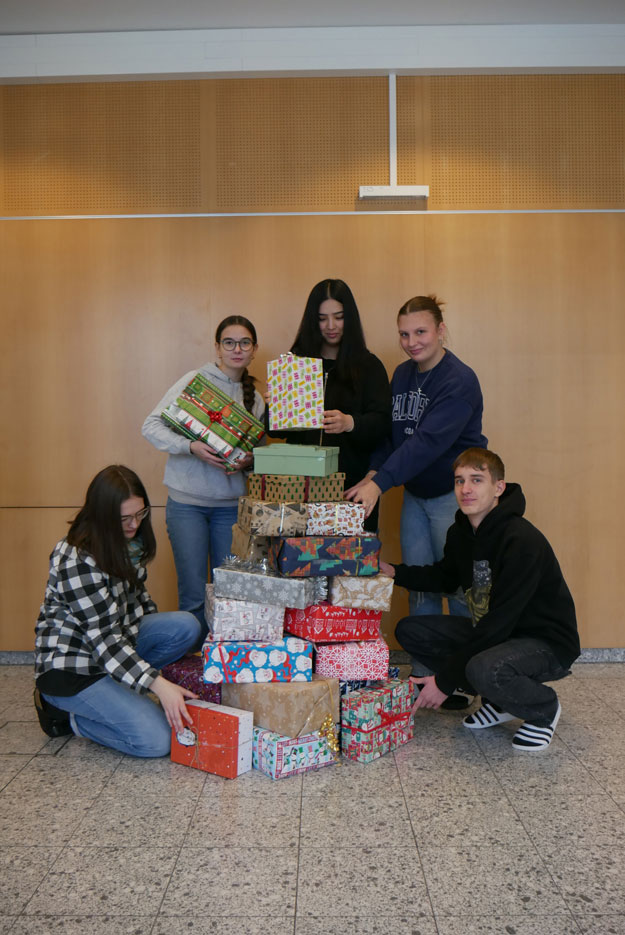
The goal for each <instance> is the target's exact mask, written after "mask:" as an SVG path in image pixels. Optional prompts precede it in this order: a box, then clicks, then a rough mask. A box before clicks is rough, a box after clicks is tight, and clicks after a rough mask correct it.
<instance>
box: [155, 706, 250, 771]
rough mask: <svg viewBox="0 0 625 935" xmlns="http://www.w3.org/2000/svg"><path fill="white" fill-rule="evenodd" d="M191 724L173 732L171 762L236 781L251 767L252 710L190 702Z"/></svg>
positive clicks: (188, 709) (188, 708) (188, 707)
mask: <svg viewBox="0 0 625 935" xmlns="http://www.w3.org/2000/svg"><path fill="white" fill-rule="evenodd" d="M187 711H188V712H189V716H190V717H191V724H185V727H184V728H183V730H181V731H176V730H172V737H171V759H172V761H173V762H174V763H182V764H183V765H184V766H193V767H194V768H195V769H202V770H204V771H205V772H207V773H214V774H215V775H216V776H224V777H225V778H226V779H235V778H236V777H237V776H240V775H241V774H242V773H246V772H248V771H249V770H250V769H251V768H252V729H253V715H252V712H251V711H240V710H238V709H237V708H229V707H226V706H225V705H215V704H211V703H210V702H208V701H200V700H194V699H191V700H189V701H187Z"/></svg>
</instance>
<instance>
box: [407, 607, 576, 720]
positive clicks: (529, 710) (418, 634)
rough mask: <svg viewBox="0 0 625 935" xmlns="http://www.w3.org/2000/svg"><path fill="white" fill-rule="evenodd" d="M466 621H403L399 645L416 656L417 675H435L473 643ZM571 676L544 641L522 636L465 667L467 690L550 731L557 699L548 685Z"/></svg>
mask: <svg viewBox="0 0 625 935" xmlns="http://www.w3.org/2000/svg"><path fill="white" fill-rule="evenodd" d="M472 630H473V627H472V624H471V621H470V620H467V619H466V617H453V616H443V615H442V614H441V615H439V616H426V617H423V616H421V617H404V618H403V620H400V621H399V623H398V624H397V627H396V629H395V636H396V637H397V640H398V642H399V644H400V646H401V647H402V648H403V649H405V650H406V651H407V652H409V653H410V655H411V656H412V657H413V660H414V665H413V674H415V675H429V674H436V673H437V672H439V671H440V670H441V668H442V667H443V665H444V664H445V661H446V660H447V658H448V657H449V656H451V655H452V654H453V653H454V652H455V651H456V650H458V649H459V648H460V647H462V646H463V645H464V644H466V642H467V640H469V639H470V638H471V634H472ZM566 675H570V671H569V670H568V669H566V668H564V666H563V665H562V664H561V663H560V662H559V661H558V659H557V657H556V655H555V653H554V652H553V650H552V649H551V647H550V646H549V644H548V643H546V642H545V640H540V639H536V638H534V637H529V636H520V637H515V638H511V639H509V640H505V642H503V643H499V644H498V645H497V646H491V647H490V648H489V649H484V650H482V652H480V653H477V655H475V656H473V658H472V659H470V660H469V662H468V663H467V666H466V669H465V672H464V676H465V677H464V680H463V683H464V684H463V685H461V686H456V687H461V688H469V689H472V690H473V692H475V694H478V695H481V696H482V698H483V699H484V698H487V699H488V700H489V701H493V702H494V703H495V704H497V705H499V706H500V707H501V708H503V710H504V711H507V712H508V713H509V714H513V715H514V716H515V717H519V718H522V719H523V720H524V721H529V722H530V723H531V724H537V725H539V726H541V727H546V726H547V725H548V724H550V723H551V721H552V720H553V718H554V716H555V713H556V711H557V708H558V696H557V695H556V693H555V691H554V690H553V688H551V687H550V686H549V685H544V684H543V683H544V682H555V681H558V679H562V678H564V677H565V676H566Z"/></svg>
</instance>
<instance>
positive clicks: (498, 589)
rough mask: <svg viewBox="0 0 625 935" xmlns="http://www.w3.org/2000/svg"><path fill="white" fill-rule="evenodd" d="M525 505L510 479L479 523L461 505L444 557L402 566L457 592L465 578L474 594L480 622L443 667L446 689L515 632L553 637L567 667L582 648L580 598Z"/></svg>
mask: <svg viewBox="0 0 625 935" xmlns="http://www.w3.org/2000/svg"><path fill="white" fill-rule="evenodd" d="M524 512H525V497H524V496H523V492H522V490H521V487H520V486H519V484H508V485H507V486H506V489H505V490H504V492H503V494H502V495H501V497H500V498H499V503H498V505H497V506H496V507H495V508H494V509H493V510H491V512H490V513H488V514H487V515H486V516H485V517H484V519H483V520H482V522H481V523H480V524H479V526H478V527H477V529H475V530H474V529H473V527H472V526H471V523H470V522H469V520H468V518H467V517H466V516H465V515H464V514H463V513H462V512H461V511H460V510H458V511H457V513H456V519H455V522H454V524H453V526H451V527H450V528H449V530H448V532H447V541H446V542H445V550H444V553H443V558H442V559H441V561H440V562H436V563H435V564H434V565H422V566H410V565H396V566H395V569H396V570H395V584H397V585H399V586H400V587H404V588H409V589H410V590H412V591H440V592H443V593H453V591H455V590H456V589H457V588H458V587H459V586H460V587H462V589H463V591H464V592H465V593H466V595H467V601H468V604H469V608H470V609H471V615H472V617H473V623H474V628H473V630H472V631H471V634H470V636H469V638H468V640H467V642H466V644H465V645H464V646H463V647H462V648H461V649H459V650H457V651H456V652H455V653H453V655H450V656H449V657H448V658H447V660H446V661H445V663H444V665H443V667H442V668H441V669H440V671H438V672H437V673H436V684H437V686H438V687H439V689H440V690H441V691H442V692H444V693H445V694H446V695H449V694H451V692H453V690H454V689H455V688H457V687H458V685H461V684H462V683H463V682H464V681H465V680H464V670H465V667H466V664H467V662H468V661H469V659H471V658H472V657H473V656H475V655H477V653H479V652H482V650H484V649H488V648H489V647H491V646H497V645H499V644H500V643H503V642H504V641H505V640H508V639H512V638H516V637H523V636H531V637H535V638H538V639H542V640H545V642H546V643H548V644H549V645H550V646H551V648H552V650H553V652H554V653H555V655H556V657H557V658H558V660H559V662H560V663H561V664H562V665H563V666H565V667H568V666H570V665H571V663H572V662H573V661H574V660H575V659H576V658H577V657H578V656H579V654H580V645H579V636H578V633H577V621H576V618H575V605H574V604H573V598H572V597H571V593H570V591H569V589H568V587H567V585H566V582H565V580H564V577H563V576H562V571H561V570H560V566H559V564H558V560H557V559H556V557H555V555H554V553H553V549H552V548H551V546H550V545H549V543H548V542H547V540H546V539H545V537H544V536H543V534H542V533H541V532H539V530H538V529H536V527H535V526H532V524H531V523H530V522H529V521H528V520H526V519H524V518H523V513H524Z"/></svg>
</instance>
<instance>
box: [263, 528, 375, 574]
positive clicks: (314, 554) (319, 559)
mask: <svg viewBox="0 0 625 935" xmlns="http://www.w3.org/2000/svg"><path fill="white" fill-rule="evenodd" d="M379 556H380V540H379V539H378V538H377V537H376V536H372V535H362V536H289V537H287V538H280V539H278V538H274V539H272V541H271V545H270V546H269V560H270V562H271V563H272V565H273V566H274V568H276V569H277V570H278V571H279V572H280V573H281V574H283V575H288V576H289V577H297V578H299V577H304V578H308V577H316V576H318V575H325V576H328V577H330V576H332V575H358V576H367V575H377V574H378V571H379Z"/></svg>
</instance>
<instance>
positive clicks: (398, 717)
mask: <svg viewBox="0 0 625 935" xmlns="http://www.w3.org/2000/svg"><path fill="white" fill-rule="evenodd" d="M412 703H413V699H412V689H411V687H410V683H409V682H400V681H399V680H398V679H396V680H393V681H390V682H386V683H385V684H384V685H383V686H381V687H380V688H369V689H362V690H361V691H355V692H351V693H350V694H348V695H345V696H344V697H343V698H342V699H341V750H342V752H343V754H344V756H347V757H349V758H350V759H352V760H359V761H360V762H361V763H370V762H371V761H372V760H376V759H378V757H381V756H384V754H385V753H389V752H390V751H391V750H395V749H396V748H397V747H399V746H401V744H404V743H407V742H408V741H409V740H410V739H411V738H412V736H413V728H414V718H413V716H412V714H411V712H410V709H411V707H412Z"/></svg>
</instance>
